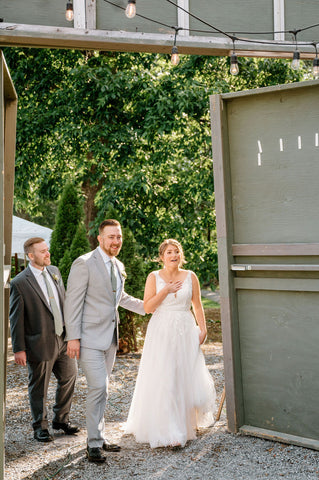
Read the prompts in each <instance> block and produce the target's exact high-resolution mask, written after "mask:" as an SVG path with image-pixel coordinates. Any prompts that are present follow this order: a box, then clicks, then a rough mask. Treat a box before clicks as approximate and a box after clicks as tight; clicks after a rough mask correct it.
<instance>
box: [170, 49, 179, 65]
mask: <svg viewBox="0 0 319 480" xmlns="http://www.w3.org/2000/svg"><path fill="white" fill-rule="evenodd" d="M179 60H180V59H179V55H178V49H177V47H176V45H174V47H173V48H172V55H171V62H172V65H178V64H179Z"/></svg>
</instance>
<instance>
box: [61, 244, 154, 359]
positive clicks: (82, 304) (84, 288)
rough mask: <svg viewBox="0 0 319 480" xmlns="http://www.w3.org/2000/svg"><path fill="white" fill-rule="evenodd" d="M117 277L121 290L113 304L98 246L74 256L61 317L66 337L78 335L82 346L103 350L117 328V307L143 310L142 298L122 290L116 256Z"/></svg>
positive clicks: (120, 268)
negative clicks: (83, 253)
mask: <svg viewBox="0 0 319 480" xmlns="http://www.w3.org/2000/svg"><path fill="white" fill-rule="evenodd" d="M116 267H117V268H118V271H119V273H120V277H121V281H122V284H121V292H120V295H118V296H117V302H116V305H114V297H113V292H112V286H111V279H110V276H109V274H108V271H107V269H106V266H105V264H104V261H103V258H102V255H101V254H100V252H99V250H98V249H95V250H93V251H92V252H90V253H87V254H85V255H82V256H81V257H79V258H77V259H76V260H75V261H74V262H73V264H72V267H71V271H70V275H69V278H68V285H67V293H66V300H65V305H64V321H65V328H66V340H67V341H68V340H75V339H79V340H80V342H81V346H82V347H86V348H92V349H96V350H107V349H108V348H109V347H110V345H111V343H112V339H113V335H114V329H115V330H116V332H117V340H118V322H119V315H118V311H117V308H118V306H119V305H120V306H121V307H124V308H126V309H127V310H131V311H132V312H135V313H139V314H141V315H144V314H145V311H144V308H143V302H142V300H138V299H137V298H134V297H132V296H130V295H128V294H127V293H125V292H124V282H125V276H124V275H123V274H124V265H123V264H122V263H121V262H120V261H119V260H117V259H116Z"/></svg>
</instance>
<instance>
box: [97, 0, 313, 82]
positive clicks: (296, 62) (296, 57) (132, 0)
mask: <svg viewBox="0 0 319 480" xmlns="http://www.w3.org/2000/svg"><path fill="white" fill-rule="evenodd" d="M103 1H104V2H105V3H108V4H110V5H113V6H114V7H116V8H120V9H121V10H125V12H126V11H127V10H129V9H131V8H132V9H133V10H134V14H133V15H132V16H131V17H129V18H133V17H134V16H135V15H136V16H138V17H139V18H143V19H144V20H147V21H149V22H153V23H156V24H157V25H161V26H164V27H166V28H174V29H175V39H176V27H171V26H170V25H167V24H166V23H163V22H160V21H158V20H155V19H153V18H149V17H146V16H145V15H141V14H138V13H136V0H128V5H127V7H126V9H125V8H124V7H122V6H121V5H118V4H116V3H114V2H113V1H111V0H103ZM166 1H167V2H168V3H170V4H172V5H174V6H175V7H176V8H178V9H180V10H182V11H183V12H185V13H186V14H187V15H189V16H190V17H193V18H195V19H196V20H198V21H199V22H201V23H203V24H205V25H207V26H208V27H209V28H210V29H211V30H209V31H208V30H197V29H191V28H182V27H181V28H178V29H179V30H185V31H188V32H200V33H207V34H211V33H220V34H221V35H223V36H226V37H228V38H229V39H230V40H232V41H233V43H234V41H237V42H243V43H252V44H259V45H271V46H279V45H283V46H285V47H290V46H292V44H291V43H289V42H287V41H284V40H283V41H277V40H256V39H251V38H250V39H249V38H247V37H245V38H242V37H239V36H238V35H244V34H245V35H266V34H267V35H274V34H276V33H283V34H288V33H292V34H293V35H294V36H295V46H296V50H295V51H294V54H293V61H292V68H293V69H296V70H298V68H299V66H300V52H299V50H298V48H297V46H298V45H299V46H301V45H303V46H308V47H309V46H310V45H315V44H314V42H306V41H305V42H298V45H297V39H296V36H297V34H298V33H299V32H303V31H305V30H309V29H312V28H315V27H318V26H319V23H317V24H314V25H309V26H307V27H304V28H300V29H298V30H297V29H295V30H280V31H269V32H234V33H233V35H231V34H230V33H229V32H226V31H223V30H221V29H219V28H218V27H216V26H214V25H211V24H210V23H208V22H206V21H205V20H202V19H201V18H199V17H197V16H196V15H194V14H193V13H192V12H190V11H188V10H186V9H185V8H183V7H182V6H180V5H178V4H177V3H175V2H174V1H173V0H166ZM235 35H236V36H235ZM318 43H319V42H318ZM174 47H175V48H174ZM173 50H174V51H173ZM171 54H172V55H171V61H172V62H173V59H172V57H173V54H174V57H173V58H174V61H177V63H175V64H176V65H177V64H178V63H179V56H178V49H177V46H176V44H175V42H174V46H173V48H172V52H171ZM230 63H231V67H232V70H233V72H235V71H236V63H237V69H238V59H237V55H236V52H235V51H233V53H232V54H231V55H230ZM238 70H239V69H238ZM317 72H318V73H317ZM231 73H232V72H231ZM232 74H233V75H237V74H238V72H236V73H232ZM313 74H314V75H316V76H317V75H318V76H319V59H318V57H317V54H316V58H315V59H314V60H313Z"/></svg>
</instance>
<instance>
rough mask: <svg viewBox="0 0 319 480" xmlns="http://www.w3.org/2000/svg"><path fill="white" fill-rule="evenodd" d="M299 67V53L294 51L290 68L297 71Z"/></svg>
mask: <svg viewBox="0 0 319 480" xmlns="http://www.w3.org/2000/svg"><path fill="white" fill-rule="evenodd" d="M299 67H300V52H299V50H295V51H294V56H293V58H292V62H291V68H292V69H293V70H299Z"/></svg>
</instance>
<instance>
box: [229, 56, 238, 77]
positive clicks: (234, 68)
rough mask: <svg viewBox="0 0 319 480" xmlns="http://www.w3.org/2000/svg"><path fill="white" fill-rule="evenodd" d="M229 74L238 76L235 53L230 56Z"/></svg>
mask: <svg viewBox="0 0 319 480" xmlns="http://www.w3.org/2000/svg"><path fill="white" fill-rule="evenodd" d="M229 71H230V73H231V74H232V75H238V73H239V67H238V60H237V55H236V53H235V52H233V53H232V54H231V56H230V69H229Z"/></svg>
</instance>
